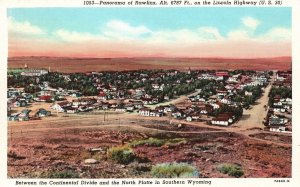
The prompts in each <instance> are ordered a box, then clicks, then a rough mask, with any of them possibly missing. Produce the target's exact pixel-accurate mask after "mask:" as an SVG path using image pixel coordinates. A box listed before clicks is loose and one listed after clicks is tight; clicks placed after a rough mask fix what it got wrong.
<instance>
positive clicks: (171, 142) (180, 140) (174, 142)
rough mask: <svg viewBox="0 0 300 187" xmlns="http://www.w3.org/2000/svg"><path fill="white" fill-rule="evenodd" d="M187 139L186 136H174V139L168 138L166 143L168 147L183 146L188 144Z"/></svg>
mask: <svg viewBox="0 0 300 187" xmlns="http://www.w3.org/2000/svg"><path fill="white" fill-rule="evenodd" d="M186 143H187V141H186V139H184V138H174V139H170V140H168V141H167V142H166V143H165V145H166V146H168V147H176V146H181V145H184V144H186Z"/></svg>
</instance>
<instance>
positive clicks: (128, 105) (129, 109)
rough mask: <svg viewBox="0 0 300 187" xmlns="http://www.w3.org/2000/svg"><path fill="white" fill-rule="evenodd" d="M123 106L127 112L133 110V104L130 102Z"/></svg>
mask: <svg viewBox="0 0 300 187" xmlns="http://www.w3.org/2000/svg"><path fill="white" fill-rule="evenodd" d="M124 107H125V109H126V111H127V112H133V110H134V105H133V104H130V103H128V104H126V105H125V106H124Z"/></svg>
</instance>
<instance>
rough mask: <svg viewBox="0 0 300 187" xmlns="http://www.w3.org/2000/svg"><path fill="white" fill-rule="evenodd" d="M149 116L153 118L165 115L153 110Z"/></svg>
mask: <svg viewBox="0 0 300 187" xmlns="http://www.w3.org/2000/svg"><path fill="white" fill-rule="evenodd" d="M149 115H150V116H151V117H162V116H163V114H162V113H161V112H158V111H157V110H151V111H150V113H149Z"/></svg>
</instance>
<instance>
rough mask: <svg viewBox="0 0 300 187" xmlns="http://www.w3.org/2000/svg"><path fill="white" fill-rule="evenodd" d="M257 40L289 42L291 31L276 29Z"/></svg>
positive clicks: (281, 28)
mask: <svg viewBox="0 0 300 187" xmlns="http://www.w3.org/2000/svg"><path fill="white" fill-rule="evenodd" d="M259 39H261V40H263V39H266V40H269V41H290V40H291V39H292V31H291V29H287V28H283V27H276V28H272V29H271V30H269V31H268V32H267V33H265V34H263V35H262V36H260V37H259Z"/></svg>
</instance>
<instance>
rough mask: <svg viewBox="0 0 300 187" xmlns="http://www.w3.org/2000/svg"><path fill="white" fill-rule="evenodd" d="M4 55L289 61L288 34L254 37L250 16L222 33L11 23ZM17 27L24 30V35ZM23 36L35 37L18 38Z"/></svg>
mask: <svg viewBox="0 0 300 187" xmlns="http://www.w3.org/2000/svg"><path fill="white" fill-rule="evenodd" d="M10 22H11V23H10V24H11V26H10V27H11V28H10V29H9V32H13V33H15V34H14V35H9V54H10V55H15V56H17V54H21V55H27V54H28V55H30V56H31V55H37V56H38V55H46V54H50V55H52V56H75V57H80V56H81V57H83V56H86V57H87V56H90V57H136V56H141V57H143V56H144V57H151V56H162V57H224V58H225V57H234V58H238V57H241V58H251V57H252V58H255V57H266V56H288V55H290V53H291V47H289V46H291V30H290V29H288V28H281V27H275V28H271V29H270V30H268V31H266V32H264V33H261V34H259V35H257V34H256V33H255V32H254V31H255V29H256V28H257V27H258V25H259V24H260V21H259V20H256V19H254V18H251V17H246V18H243V19H241V23H240V27H238V28H237V29H235V30H231V31H229V32H228V33H225V34H223V35H222V34H221V33H220V32H219V30H218V28H217V27H205V26H204V27H198V28H194V29H187V28H182V29H174V30H170V29H161V30H151V29H150V28H147V27H146V26H144V25H132V24H129V23H126V22H124V21H120V20H111V21H108V22H107V23H106V24H105V25H104V26H103V27H102V28H100V29H99V32H97V33H91V32H79V31H71V30H67V29H65V28H61V29H58V30H55V31H53V32H45V31H44V30H43V29H42V28H39V27H37V26H35V25H33V24H31V23H30V22H16V21H14V20H12V21H10ZM21 28H23V29H24V28H27V30H26V31H23V32H22V30H23V29H21ZM24 33H27V34H28V35H29V34H30V35H31V36H32V35H34V36H35V37H20V36H22V35H24Z"/></svg>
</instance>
